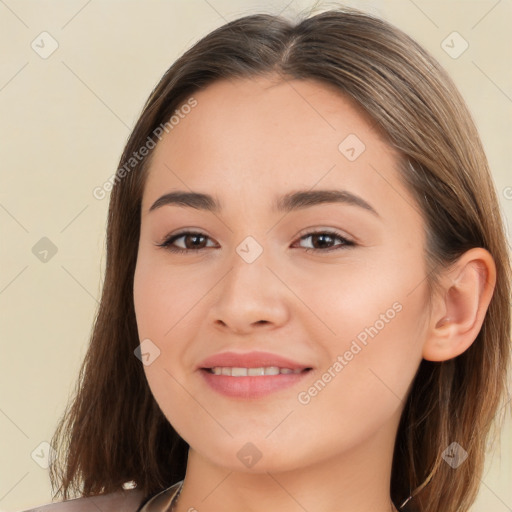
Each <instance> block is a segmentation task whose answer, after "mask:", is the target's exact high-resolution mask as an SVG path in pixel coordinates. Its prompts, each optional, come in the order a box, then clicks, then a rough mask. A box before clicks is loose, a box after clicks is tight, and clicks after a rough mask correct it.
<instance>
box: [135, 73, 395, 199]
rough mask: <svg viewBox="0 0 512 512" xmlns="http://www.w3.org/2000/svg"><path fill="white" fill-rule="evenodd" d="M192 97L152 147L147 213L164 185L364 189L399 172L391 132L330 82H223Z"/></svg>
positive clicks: (274, 79)
mask: <svg viewBox="0 0 512 512" xmlns="http://www.w3.org/2000/svg"><path fill="white" fill-rule="evenodd" d="M193 98H194V99H195V100H196V102H197V104H196V106H195V107H194V108H193V109H187V112H188V113H186V114H182V115H181V116H179V122H178V123H177V124H175V125H174V126H173V128H172V129H171V130H170V131H169V132H168V133H166V134H165V135H164V136H163V138H162V140H161V141H160V142H159V143H158V144H157V146H156V148H155V149H154V154H153V157H152V161H151V165H150V167H149V173H148V177H147V180H146V186H145V192H144V199H143V204H144V206H145V208H147V207H148V204H147V203H148V201H149V200H150V199H153V200H154V198H155V197H156V195H157V194H158V193H161V192H162V191H163V188H166V189H172V188H179V189H186V188H190V189H194V190H198V189H202V190H210V191H211V190H212V189H215V190H231V191H232V192H233V194H235V195H236V194H237V193H238V192H241V188H244V189H246V188H247V187H249V186H250V187H251V189H252V192H253V193H254V194H257V193H259V192H265V193H266V194H268V192H269V188H271V189H276V191H277V189H282V190H283V191H287V190H290V189H293V188H312V187H314V186H315V184H318V185H320V183H321V185H329V186H334V185H337V186H339V185H340V184H343V185H348V186H355V187H356V188H359V189H361V187H363V185H362V184H361V180H362V179H363V178H364V180H365V181H366V182H367V185H368V182H370V183H373V184H374V185H376V184H378V183H379V182H381V181H382V173H385V174H386V175H387V174H389V173H393V172H394V169H396V166H397V159H398V154H397V153H396V152H395V151H394V150H393V149H392V147H391V146H390V145H389V143H388V141H387V140H386V138H385V135H384V134H383V133H382V132H380V131H379V130H378V128H377V127H376V126H375V123H374V122H373V120H372V119H371V118H370V116H368V115H367V114H366V113H365V112H364V111H363V110H362V109H361V108H360V107H358V105H357V104H356V102H355V101H354V100H352V99H351V98H349V97H347V96H346V95H344V94H343V93H341V92H340V91H339V90H338V89H336V88H335V87H334V86H331V85H329V84H323V83H321V82H318V81H316V80H291V79H290V80H283V79H280V78H279V77H276V76H272V75H270V76H259V77H253V78H244V79H235V80H220V81H217V82H214V83H213V84H211V85H209V86H208V87H206V88H205V89H202V90H200V91H198V92H195V93H194V94H193ZM179 109H180V107H178V110H179ZM354 156H355V158H354ZM375 166H377V168H376V167H375ZM388 177H389V176H388ZM358 183H359V184H358ZM357 184H358V185H357ZM363 188H364V187H363ZM147 196H151V197H150V198H148V197H147Z"/></svg>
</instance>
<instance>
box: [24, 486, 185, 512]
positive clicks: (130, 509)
mask: <svg viewBox="0 0 512 512" xmlns="http://www.w3.org/2000/svg"><path fill="white" fill-rule="evenodd" d="M180 484H181V482H177V483H176V484H174V485H171V487H168V488H167V489H164V490H163V491H161V492H159V493H158V494H156V495H155V496H153V497H152V498H150V499H149V500H148V501H147V502H146V503H145V504H144V505H143V506H142V507H141V503H142V502H143V500H144V495H143V493H142V491H140V490H139V489H137V488H135V489H123V490H121V491H118V492H112V493H109V494H100V495H97V496H90V497H82V498H75V499H73V500H66V501H61V502H59V503H50V504H48V505H41V506H39V507H36V508H31V509H29V510H25V511H23V512H92V511H94V512H97V511H101V512H166V511H167V508H168V506H169V504H170V503H171V500H172V498H173V497H174V495H175V494H176V493H177V491H178V489H179V486H180Z"/></svg>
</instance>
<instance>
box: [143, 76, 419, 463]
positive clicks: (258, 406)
mask: <svg viewBox="0 0 512 512" xmlns="http://www.w3.org/2000/svg"><path fill="white" fill-rule="evenodd" d="M193 96H194V98H195V100H196V101H197V104H195V106H194V107H193V108H183V109H181V110H180V114H181V115H180V116H178V117H179V122H176V119H175V120H174V123H173V128H172V129H171V130H170V131H169V133H167V134H166V135H165V136H164V137H163V138H162V140H161V141H160V142H159V143H158V145H157V147H156V148H155V150H154V151H155V152H154V155H153V160H152V163H151V166H150V169H149V174H148V178H147V181H146V185H145V189H144V195H143V201H142V216H141V234H140V243H139V249H138V259H137V266H136V271H135V282H134V300H135V310H136V316H137V324H138V331H139V336H140V340H141V343H142V352H143V353H145V354H146V355H145V356H144V357H143V359H144V370H145V373H146V376H147V380H148V382H149V385H150V387H151V391H152V393H153V394H154V396H155V399H156V401H157V402H158V404H159V406H160V408H161V409H162V411H163V413H164V414H165V415H166V417H167V419H168V420H169V422H170V423H171V424H172V425H173V427H174V428H175V429H176V431H177V432H178V433H179V434H180V435H181V436H182V437H183V438H184V439H185V441H186V442H187V443H188V444H189V445H190V446H191V450H193V452H194V453H195V454H196V456H198V457H200V458H201V459H203V460H204V461H207V462H208V463H210V464H213V465H216V466H222V467H224V468H229V469H231V470H236V471H255V472H258V471H261V472H263V471H271V470H278V469H279V470H290V469H294V468H299V467H305V466H307V465H310V464H314V463H318V462H321V461H325V460H327V459H328V458H332V457H333V456H340V457H343V456H348V454H350V453H355V451H358V450H359V451H361V450H363V451H364V450H366V453H367V457H370V458H371V457H375V456H376V455H377V454H378V453H385V454H386V456H388V459H386V460H388V461H389V456H390V453H391V452H390V450H392V445H393V441H394V437H395V434H396V427H397V425H398V421H399V417H400V413H401V411H402V409H403V405H404V403H403V401H404V399H405V397H406V395H407V392H408V389H409V386H410V384H411V381H412V379H413V378H414V375H415V373H416V370H417V368H418V365H419V363H420V361H421V358H422V347H423V343H424V341H425V333H426V323H427V321H428V309H427V307H426V305H427V298H428V291H427V285H426V280H425V277H426V268H425V259H424V243H425V235H424V225H423V222H422V219H421V217H420V214H419V212H418V207H417V206H416V203H415V201H414V199H413V198H412V196H411V195H410V194H409V193H408V191H407V190H406V189H405V188H404V186H403V185H402V184H401V182H400V181H399V177H398V172H397V165H398V160H397V155H396V153H394V151H393V150H392V149H391V148H390V146H388V145H387V143H386V141H385V140H384V139H383V138H382V137H381V136H380V135H379V133H378V132H377V131H376V130H375V129H374V128H372V126H371V121H370V120H369V119H368V118H367V117H365V116H364V115H363V114H362V112H361V111H360V110H358V109H357V108H356V107H355V105H354V104H353V103H352V102H351V101H349V100H348V99H347V98H346V97H344V96H343V95H341V94H340V93H339V92H337V91H335V90H334V89H331V88H329V87H326V86H325V85H322V84H320V83H318V82H315V81H309V80H306V81H298V80H294V81H291V82H282V81H277V80H274V81H270V80H269V79H268V78H252V79H243V80H242V79H239V80H235V81H219V82H216V83H214V84H213V85H211V86H209V87H207V88H206V89H204V90H202V91H200V92H198V93H197V94H194V95H193ZM178 191H180V192H182V193H186V194H190V196H189V198H188V199H186V198H184V196H182V197H181V200H180V202H174V201H172V200H171V199H172V198H171V197H170V196H168V197H167V199H161V200H160V201H159V202H158V203H157V204H155V202H157V200H159V199H160V198H162V197H164V196H165V195H167V194H170V193H176V192H178ZM300 193H301V194H302V195H296V194H300ZM192 194H205V195H208V196H211V198H208V199H207V200H205V199H204V198H202V196H201V197H195V196H193V195H192ZM214 201H215V202H216V204H217V206H218V208H217V209H214V208H213V207H212V205H213V202H214ZM152 206H153V208H152ZM187 232H192V234H188V235H187V234H186V233H187ZM166 241H167V242H168V245H167V247H165V246H159V245H158V244H163V243H165V242H166ZM173 249H176V250H179V249H188V251H187V252H185V253H179V252H174V251H173ZM227 352H229V353H230V354H231V356H230V357H227V356H225V355H223V354H225V353H227ZM262 352H263V353H265V354H266V355H262V354H261V353H262ZM258 353H260V354H258ZM214 356H217V357H218V359H217V360H210V361H208V359H211V358H212V357H214ZM283 358H284V359H286V361H283ZM233 367H235V368H237V369H235V370H233V369H232V368H233ZM240 368H242V369H240ZM248 368H249V369H250V370H248ZM258 368H260V369H258ZM261 368H264V369H263V370H261ZM282 368H289V369H294V370H296V371H297V372H298V373H292V374H290V373H286V372H287V371H286V370H284V372H282V371H281V369H282ZM277 372H279V374H277V375H276V373H277ZM219 373H220V374H219ZM261 373H263V374H264V375H260V374H261ZM245 374H247V375H245ZM369 447H371V449H370V448H369Z"/></svg>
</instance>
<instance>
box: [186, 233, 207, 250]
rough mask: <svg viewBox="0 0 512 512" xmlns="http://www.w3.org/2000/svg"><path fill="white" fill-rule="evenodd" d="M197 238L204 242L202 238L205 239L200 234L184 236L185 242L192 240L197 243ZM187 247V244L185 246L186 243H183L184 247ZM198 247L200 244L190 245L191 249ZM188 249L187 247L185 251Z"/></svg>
mask: <svg viewBox="0 0 512 512" xmlns="http://www.w3.org/2000/svg"><path fill="white" fill-rule="evenodd" d="M199 238H202V239H203V241H204V238H205V237H204V236H203V235H200V234H190V235H186V236H185V241H186V240H187V239H194V240H196V241H197V239H199ZM187 245H188V244H187V243H185V246H187ZM200 245H201V244H200V243H193V244H192V248H194V247H196V248H197V247H199V246H200ZM188 248H189V247H187V249H188Z"/></svg>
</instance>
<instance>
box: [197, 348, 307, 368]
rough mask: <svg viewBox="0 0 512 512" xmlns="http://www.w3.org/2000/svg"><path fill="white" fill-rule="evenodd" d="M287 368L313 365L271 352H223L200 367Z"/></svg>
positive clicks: (207, 359) (202, 363) (199, 366)
mask: <svg viewBox="0 0 512 512" xmlns="http://www.w3.org/2000/svg"><path fill="white" fill-rule="evenodd" d="M270 367H277V368H279V369H282V368H287V369H290V370H292V371H295V370H300V371H301V370H306V369H310V368H311V366H308V365H307V364H302V363H300V362H298V361H294V360H292V359H288V358H286V357H283V356H280V355H277V354H272V353H270V352H246V353H236V352H222V353H220V354H215V355H213V356H211V357H208V358H206V359H205V360H204V361H202V362H201V363H200V364H199V365H198V369H202V370H212V369H213V368H270Z"/></svg>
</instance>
